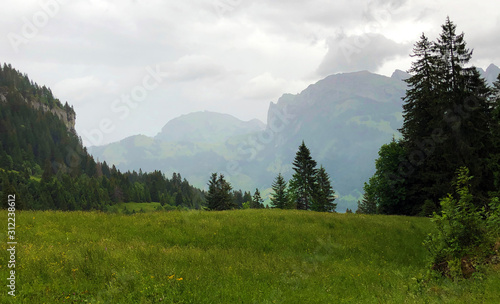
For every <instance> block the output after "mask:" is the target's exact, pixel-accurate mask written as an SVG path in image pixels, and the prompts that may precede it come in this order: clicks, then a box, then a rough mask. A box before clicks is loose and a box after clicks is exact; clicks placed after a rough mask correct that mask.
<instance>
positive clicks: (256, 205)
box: [250, 189, 264, 209]
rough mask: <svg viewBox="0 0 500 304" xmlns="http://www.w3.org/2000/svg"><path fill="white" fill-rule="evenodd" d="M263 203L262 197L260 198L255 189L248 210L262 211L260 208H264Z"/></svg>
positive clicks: (257, 190)
mask: <svg viewBox="0 0 500 304" xmlns="http://www.w3.org/2000/svg"><path fill="white" fill-rule="evenodd" d="M263 202H264V200H262V197H261V196H260V192H259V189H255V193H254V195H253V198H252V202H251V204H250V208H252V209H262V208H264V204H263Z"/></svg>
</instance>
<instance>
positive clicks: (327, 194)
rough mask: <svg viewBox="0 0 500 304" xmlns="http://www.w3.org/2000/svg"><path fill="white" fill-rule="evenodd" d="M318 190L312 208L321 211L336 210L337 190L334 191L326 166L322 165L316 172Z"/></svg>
mask: <svg viewBox="0 0 500 304" xmlns="http://www.w3.org/2000/svg"><path fill="white" fill-rule="evenodd" d="M316 183H317V187H316V189H317V190H316V192H315V199H314V201H313V204H312V207H311V209H312V210H314V211H320V212H335V209H336V208H337V204H335V203H334V202H333V201H335V191H333V188H332V185H331V183H330V176H328V173H326V170H325V168H323V166H320V168H319V170H318V172H317V174H316Z"/></svg>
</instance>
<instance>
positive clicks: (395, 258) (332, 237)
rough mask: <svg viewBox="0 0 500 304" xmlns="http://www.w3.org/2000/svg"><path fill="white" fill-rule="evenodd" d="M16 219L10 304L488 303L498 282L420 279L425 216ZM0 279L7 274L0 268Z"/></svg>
mask: <svg viewBox="0 0 500 304" xmlns="http://www.w3.org/2000/svg"><path fill="white" fill-rule="evenodd" d="M6 216H7V215H6V213H5V212H3V213H1V214H0V220H1V221H2V222H6ZM16 218H17V220H18V222H19V223H20V226H19V227H18V230H17V231H19V233H20V234H22V240H23V241H22V245H21V246H19V249H18V252H17V254H18V256H19V257H22V264H19V265H22V266H21V267H22V268H21V269H19V271H18V272H17V273H18V279H17V284H18V285H17V294H18V298H17V303H33V302H37V303H42V302H45V303H56V302H63V301H65V302H69V303H76V302H82V301H83V302H89V303H163V302H165V303H398V304H399V303H495V300H496V299H498V297H499V291H498V284H500V276H499V275H498V273H492V274H491V275H489V276H487V277H486V278H483V279H481V280H470V281H467V282H462V283H460V284H447V283H446V282H442V283H439V281H436V282H429V283H428V284H427V285H426V284H424V283H422V282H421V281H420V279H419V278H421V275H423V274H425V272H426V270H427V269H426V256H427V253H426V251H425V249H424V247H423V246H422V241H423V240H424V238H425V237H426V235H427V234H428V233H429V232H430V231H431V230H432V228H431V227H432V224H431V222H430V220H429V219H427V218H411V217H398V216H360V215H344V214H326V213H316V212H301V211H292V210H288V211H287V210H235V211H226V212H199V211H191V212H170V213H166V212H159V213H147V214H136V215H134V216H125V215H117V214H105V213H95V212H65V213H63V212H21V213H19V214H18V215H16ZM5 246H6V245H5V243H4V245H3V249H4V250H5ZM5 259H6V255H1V257H0V264H1V265H6V263H7V261H6V260H5ZM0 273H1V274H2V276H5V277H7V276H6V275H7V274H6V268H5V267H2V268H1V269H0Z"/></svg>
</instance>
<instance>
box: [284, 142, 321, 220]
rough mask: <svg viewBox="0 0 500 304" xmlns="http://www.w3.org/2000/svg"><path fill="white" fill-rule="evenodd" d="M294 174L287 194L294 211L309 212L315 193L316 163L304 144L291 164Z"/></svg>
mask: <svg viewBox="0 0 500 304" xmlns="http://www.w3.org/2000/svg"><path fill="white" fill-rule="evenodd" d="M293 170H294V171H295V173H294V174H293V176H292V179H291V180H290V183H289V193H290V195H291V199H292V202H293V203H294V204H295V206H296V209H301V210H309V209H311V206H312V204H313V199H314V195H315V191H316V173H317V169H316V161H315V160H313V159H312V157H311V152H310V151H309V148H307V147H306V145H305V144H304V142H303V141H302V144H301V145H300V146H299V150H298V151H297V154H296V156H295V160H294V162H293Z"/></svg>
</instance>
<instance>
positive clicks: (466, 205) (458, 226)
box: [425, 167, 498, 279]
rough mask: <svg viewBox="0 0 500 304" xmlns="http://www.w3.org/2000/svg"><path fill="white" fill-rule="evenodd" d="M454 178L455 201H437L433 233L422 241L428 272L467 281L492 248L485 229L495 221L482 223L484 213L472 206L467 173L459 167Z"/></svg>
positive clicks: (465, 169) (450, 197) (452, 198)
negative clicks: (429, 258) (428, 257)
mask: <svg viewBox="0 0 500 304" xmlns="http://www.w3.org/2000/svg"><path fill="white" fill-rule="evenodd" d="M457 174H458V177H457V181H456V182H454V183H453V185H454V186H455V190H456V196H457V197H458V199H457V198H455V197H453V195H451V194H448V196H447V197H446V198H443V199H442V200H441V209H442V210H441V213H440V214H437V213H436V212H434V214H433V218H432V221H433V222H434V223H435V224H436V228H437V232H436V233H434V234H429V236H428V238H427V240H426V241H425V245H426V247H427V249H428V250H429V251H430V253H431V256H432V269H434V270H437V271H439V272H441V273H442V274H443V275H446V276H448V277H450V278H452V279H458V278H468V277H470V276H471V275H472V274H473V273H474V272H475V271H476V269H477V266H478V265H479V264H481V263H483V262H484V259H485V258H486V257H487V255H488V251H489V250H491V248H492V246H491V245H492V243H491V238H490V237H489V231H488V230H489V229H488V228H489V227H488V226H489V225H493V222H494V221H496V220H498V218H497V219H496V220H495V218H491V220H489V221H488V220H484V218H485V216H486V214H485V211H484V209H481V210H480V209H478V208H477V207H476V206H475V204H474V202H473V201H474V197H473V196H472V194H471V193H470V189H469V188H470V186H469V185H470V180H471V179H472V178H473V177H471V176H469V170H468V169H467V168H465V167H462V168H460V169H459V170H458V171H457ZM490 221H491V222H492V223H491V224H489V222H490Z"/></svg>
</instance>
